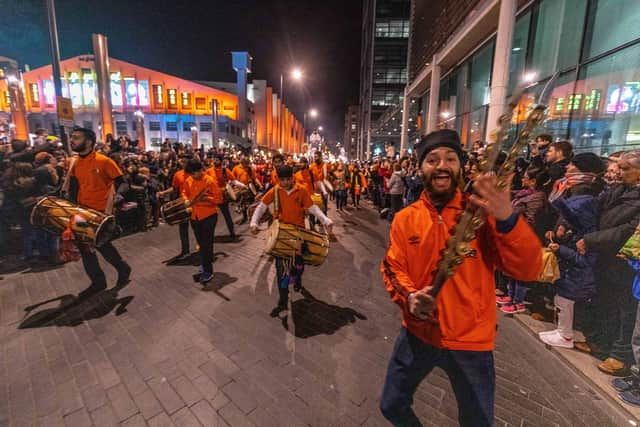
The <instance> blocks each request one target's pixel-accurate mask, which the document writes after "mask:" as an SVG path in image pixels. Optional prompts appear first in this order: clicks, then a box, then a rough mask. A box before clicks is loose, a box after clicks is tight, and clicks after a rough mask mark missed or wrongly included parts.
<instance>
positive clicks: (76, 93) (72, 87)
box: [69, 72, 82, 107]
mask: <svg viewBox="0 0 640 427" xmlns="http://www.w3.org/2000/svg"><path fill="white" fill-rule="evenodd" d="M69 94H70V95H71V104H72V105H73V106H74V107H80V106H81V105H82V82H81V81H80V75H79V74H78V73H76V72H72V73H69Z"/></svg>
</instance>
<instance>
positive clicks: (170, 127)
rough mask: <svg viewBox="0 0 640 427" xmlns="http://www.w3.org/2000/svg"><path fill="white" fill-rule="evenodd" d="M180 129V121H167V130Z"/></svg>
mask: <svg viewBox="0 0 640 427" xmlns="http://www.w3.org/2000/svg"><path fill="white" fill-rule="evenodd" d="M177 130H178V123H177V122H167V131H168V132H175V131H177Z"/></svg>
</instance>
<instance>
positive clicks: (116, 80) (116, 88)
mask: <svg viewBox="0 0 640 427" xmlns="http://www.w3.org/2000/svg"><path fill="white" fill-rule="evenodd" d="M111 105H113V106H114V107H121V106H122V84H121V82H120V73H111Z"/></svg>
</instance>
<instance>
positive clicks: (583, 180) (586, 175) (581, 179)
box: [549, 172, 598, 202]
mask: <svg viewBox="0 0 640 427" xmlns="http://www.w3.org/2000/svg"><path fill="white" fill-rule="evenodd" d="M596 178H598V174H595V173H592V172H567V173H565V174H564V178H561V179H559V180H557V181H556V182H555V184H553V190H552V191H551V194H550V195H549V201H550V202H553V201H554V200H556V199H558V198H560V197H561V196H562V195H563V194H564V193H565V191H567V190H568V189H569V188H571V187H573V186H575V185H578V184H592V183H593V182H595V180H596Z"/></svg>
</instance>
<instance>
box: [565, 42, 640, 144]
mask: <svg viewBox="0 0 640 427" xmlns="http://www.w3.org/2000/svg"><path fill="white" fill-rule="evenodd" d="M576 88H579V89H580V90H576V91H575V92H576V93H575V94H574V97H573V100H574V104H573V105H571V102H570V101H569V100H567V108H568V109H569V108H571V107H573V106H575V107H578V108H575V109H573V110H571V126H570V134H571V141H572V142H573V143H574V145H575V147H576V151H595V152H599V153H601V154H603V155H604V154H611V153H613V152H616V151H620V150H628V149H632V148H640V45H636V46H633V47H630V48H627V49H625V50H623V51H620V52H617V53H616V54H614V55H611V56H608V57H606V58H603V59H601V60H599V61H597V62H594V63H592V64H588V65H586V66H585V67H583V68H581V70H580V76H579V80H578V83H577V84H576ZM577 96H580V97H581V102H580V104H579V105H576V102H575V99H576V97H577Z"/></svg>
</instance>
